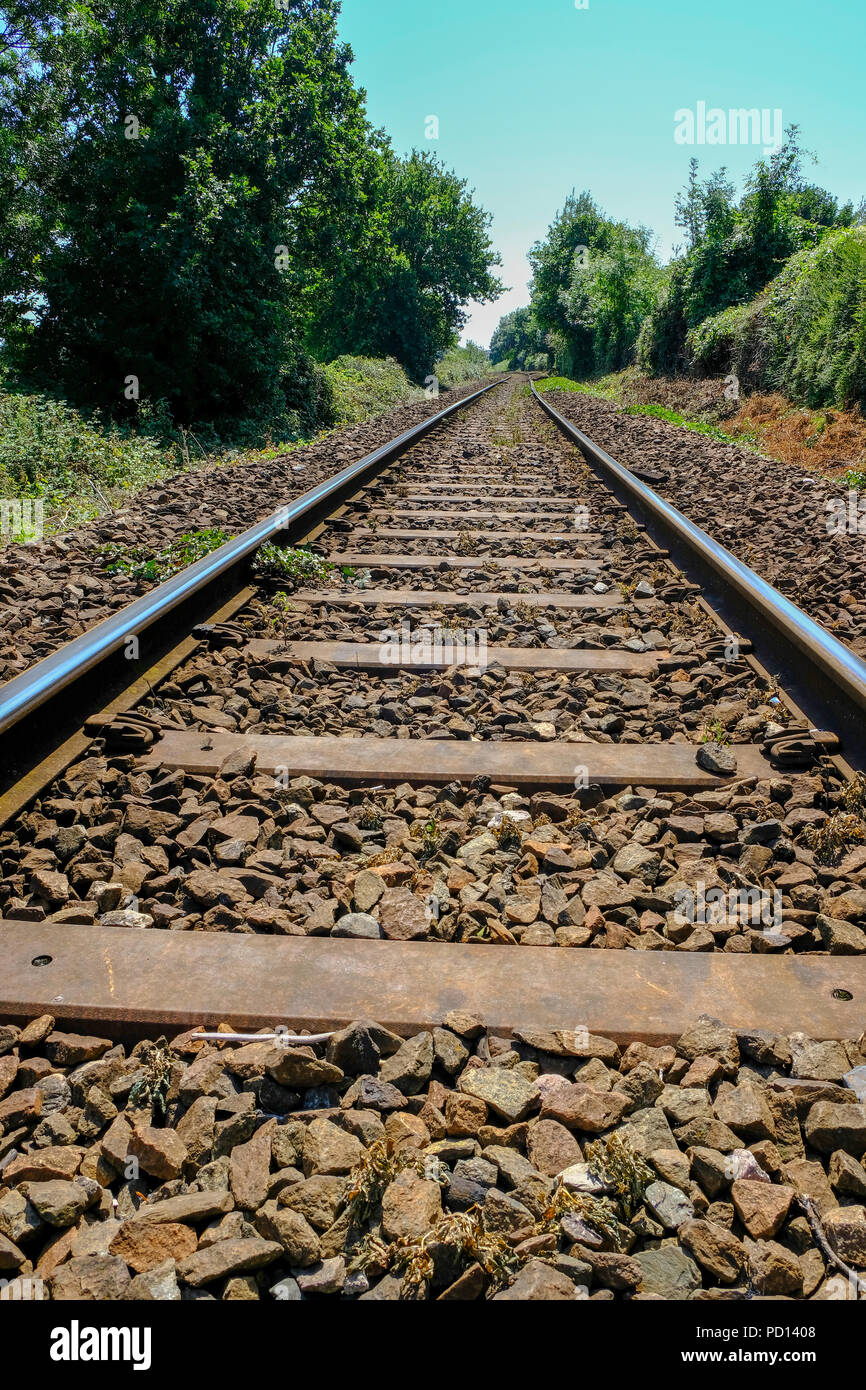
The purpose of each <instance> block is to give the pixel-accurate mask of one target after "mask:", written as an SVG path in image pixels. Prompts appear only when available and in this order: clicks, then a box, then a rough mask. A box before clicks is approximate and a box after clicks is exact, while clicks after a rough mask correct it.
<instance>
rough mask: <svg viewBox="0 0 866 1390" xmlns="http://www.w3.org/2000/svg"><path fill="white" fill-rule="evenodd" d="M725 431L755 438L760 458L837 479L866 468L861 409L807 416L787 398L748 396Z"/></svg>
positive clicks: (865, 426)
mask: <svg viewBox="0 0 866 1390" xmlns="http://www.w3.org/2000/svg"><path fill="white" fill-rule="evenodd" d="M726 428H728V429H731V430H732V432H733V431H740V430H741V431H742V432H743V433H744V434H746V433H748V434H753V435H754V436H755V439H756V441H757V444H758V447H759V448H760V450H761V452H762V453H765V454H769V455H771V457H773V458H777V459H780V460H781V461H782V462H783V463H793V464H796V465H797V466H798V467H800V468H805V469H808V470H809V471H816V472H822V473H835V472H837V471H844V470H845V469H846V468H851V467H856V466H858V465H862V464H863V463H864V462H866V420H864V418H863V416H862V414H861V412H860V411H859V409H856V408H855V409H854V410H806V409H804V408H803V407H801V406H795V405H792V404H791V402H790V401H788V400H786V399H785V397H784V396H779V395H773V396H760V395H755V396H749V397H748V398H747V399H746V400H744V401H743V402H742V403H741V405H740V409H739V411H738V412H737V414H736V415H735V416H734V417H733V419H732V420H730V421H729V422H727V423H726Z"/></svg>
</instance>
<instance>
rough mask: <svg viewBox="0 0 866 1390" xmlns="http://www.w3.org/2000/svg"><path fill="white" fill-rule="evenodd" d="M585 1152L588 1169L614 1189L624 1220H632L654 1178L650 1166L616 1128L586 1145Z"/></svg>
mask: <svg viewBox="0 0 866 1390" xmlns="http://www.w3.org/2000/svg"><path fill="white" fill-rule="evenodd" d="M585 1153H586V1161H587V1163H588V1164H589V1167H590V1170H591V1172H593V1173H594V1174H595V1175H596V1177H597V1178H600V1179H601V1181H602V1182H604V1183H606V1184H607V1186H608V1187H611V1188H612V1189H613V1191H614V1192H615V1193H616V1197H617V1200H618V1202H619V1204H620V1206H621V1207H622V1211H623V1216H624V1217H625V1220H626V1221H631V1219H632V1217H633V1216H634V1214H635V1212H637V1211H638V1210H639V1209H640V1207H641V1205H642V1203H643V1198H644V1192H645V1191H646V1189H647V1187H648V1185H649V1184H650V1183H651V1182H652V1181H653V1179H654V1177H655V1174H654V1173H653V1171H652V1169H651V1168H650V1167H649V1165H648V1164H647V1163H645V1162H644V1160H643V1159H642V1158H641V1156H640V1154H637V1153H635V1151H634V1149H633V1148H632V1147H631V1145H629V1144H627V1143H626V1142H625V1141H624V1140H623V1139H622V1138H621V1137H620V1136H619V1135H618V1134H617V1133H616V1131H614V1133H613V1134H609V1135H607V1136H606V1137H605V1138H604V1139H597V1140H596V1141H595V1142H594V1143H592V1144H587V1146H586V1150H585Z"/></svg>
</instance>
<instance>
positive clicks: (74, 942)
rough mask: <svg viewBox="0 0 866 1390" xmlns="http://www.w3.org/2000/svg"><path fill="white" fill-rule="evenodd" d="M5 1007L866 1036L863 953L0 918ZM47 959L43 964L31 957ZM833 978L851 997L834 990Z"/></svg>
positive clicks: (165, 1027) (61, 1015)
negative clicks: (467, 940)
mask: <svg viewBox="0 0 866 1390" xmlns="http://www.w3.org/2000/svg"><path fill="white" fill-rule="evenodd" d="M0 952H2V957H3V962H4V969H3V977H2V982H0V1019H3V1020H5V1021H7V1022H23V1021H24V1020H25V1019H29V1018H33V1017H35V1016H36V1015H39V1014H43V1013H51V1014H53V1015H54V1016H55V1018H57V1019H59V1020H62V1022H63V1024H64V1026H65V1027H80V1028H82V1029H84V1030H85V1031H87V1032H90V1033H92V1032H102V1033H104V1034H106V1035H107V1036H111V1037H116V1036H118V1035H120V1034H122V1033H124V1032H127V1033H133V1034H135V1033H138V1034H140V1035H146V1034H151V1035H153V1034H156V1033H160V1032H168V1033H171V1032H172V1031H175V1030H177V1031H180V1030H183V1029H186V1028H189V1027H193V1026H196V1025H204V1026H206V1027H210V1026H213V1025H215V1024H217V1023H220V1022H225V1023H228V1024H230V1025H231V1026H232V1027H233V1028H237V1029H239V1030H247V1029H255V1028H261V1027H264V1026H267V1025H274V1024H277V1023H283V1024H288V1025H289V1026H290V1027H293V1028H308V1029H311V1030H312V1031H313V1032H321V1031H326V1030H328V1029H331V1028H337V1027H340V1026H342V1025H344V1024H346V1023H348V1022H350V1021H352V1020H353V1019H357V1018H375V1019H378V1020H379V1022H381V1023H383V1024H384V1025H385V1026H386V1027H388V1028H392V1029H394V1030H395V1031H397V1032H398V1033H402V1034H404V1035H409V1034H412V1033H414V1032H417V1031H418V1030H419V1029H421V1028H428V1027H430V1026H432V1025H435V1024H438V1023H441V1022H442V1020H443V1018H444V1016H445V1014H446V1013H448V1012H449V1010H451V1009H462V1010H465V1011H466V1012H468V1013H470V1014H473V1015H475V1016H476V1017H478V1018H480V1019H482V1020H483V1021H484V1022H485V1023H486V1024H487V1026H488V1027H489V1028H490V1029H491V1030H492V1031H493V1032H494V1033H496V1034H503V1035H506V1036H507V1035H509V1034H510V1033H511V1032H512V1031H513V1030H514V1029H517V1030H519V1031H520V1032H530V1031H533V1032H535V1031H538V1032H546V1031H549V1030H553V1029H575V1030H578V1029H581V1028H586V1029H588V1030H589V1032H590V1033H596V1034H601V1035H602V1036H605V1037H610V1038H614V1039H615V1040H616V1041H618V1042H623V1043H624V1042H628V1041H631V1040H633V1039H636V1040H638V1041H644V1042H648V1043H652V1044H660V1043H669V1042H673V1041H675V1040H676V1038H678V1037H679V1036H680V1035H681V1034H682V1033H683V1032H684V1031H685V1029H686V1028H687V1027H688V1026H689V1025H690V1024H692V1023H693V1022H694V1020H695V1019H696V1018H697V1017H698V1016H699V1015H700V1014H702V1013H708V1014H712V1015H713V1017H715V1018H718V1019H721V1020H722V1021H723V1022H724V1023H726V1024H728V1025H729V1026H730V1027H733V1028H754V1027H756V1026H757V1025H760V1026H761V1027H762V1028H768V1029H770V1030H771V1032H774V1033H781V1034H789V1033H792V1032H795V1031H801V1032H805V1033H807V1034H808V1035H809V1036H810V1037H814V1038H856V1037H858V1036H859V1034H860V1033H861V1032H862V1030H863V1026H864V1021H866V960H864V959H863V958H857V957H850V956H849V957H817V956H795V955H792V956H779V957H775V958H774V957H771V956H735V955H724V954H703V953H700V952H697V953H684V952H673V951H672V952H660V953H652V952H648V951H568V950H563V949H560V950H555V949H553V950H551V949H545V948H544V947H537V946H462V945H454V944H445V943H436V942H417V943H415V942H396V941H351V940H348V939H337V938H333V937H271V936H238V935H232V934H231V933H228V932H225V933H212V932H178V933H173V932H165V931H155V930H150V931H143V930H140V929H134V928H133V929H130V930H124V929H123V928H115V927H89V926H74V925H71V924H68V925H63V926H60V925H51V924H50V923H35V922H23V923H16V922H2V923H0ZM40 959H42V960H44V961H47V963H46V964H44V965H36V964H33V962H34V961H39V960H40ZM834 991H842V992H844V993H846V994H848V995H851V996H853V997H852V998H851V999H850V1000H845V999H839V998H834Z"/></svg>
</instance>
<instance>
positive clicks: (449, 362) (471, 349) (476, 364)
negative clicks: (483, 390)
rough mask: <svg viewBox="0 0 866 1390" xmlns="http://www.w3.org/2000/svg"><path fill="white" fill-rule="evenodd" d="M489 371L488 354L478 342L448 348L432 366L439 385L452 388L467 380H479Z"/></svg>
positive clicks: (463, 383)
mask: <svg viewBox="0 0 866 1390" xmlns="http://www.w3.org/2000/svg"><path fill="white" fill-rule="evenodd" d="M489 372H490V354H489V352H486V351H485V349H484V348H483V347H479V345H478V343H472V342H470V343H467V344H466V346H465V347H452V348H449V349H448V351H447V352H446V353H445V355H444V356H443V357H440V359H439V361H438V362H437V363H436V365H435V367H434V368H433V375H434V376H435V377H436V379H437V380H438V382H439V384H440V386H445V387H448V388H453V387H455V386H463V385H465V383H466V382H467V381H479V380H480V379H481V378H482V377H485V376H487V375H488V373H489Z"/></svg>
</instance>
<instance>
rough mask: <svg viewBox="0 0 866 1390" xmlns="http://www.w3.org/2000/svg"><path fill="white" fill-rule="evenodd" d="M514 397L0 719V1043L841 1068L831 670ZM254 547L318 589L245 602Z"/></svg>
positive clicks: (451, 428)
mask: <svg viewBox="0 0 866 1390" xmlns="http://www.w3.org/2000/svg"><path fill="white" fill-rule="evenodd" d="M532 391H533V395H534V396H535V399H530V398H529V397H528V396H527V395H526V394H525V393H522V391H521V389H520V386H519V384H518V383H516V382H515V381H514V380H513V379H512V380H509V381H508V382H507V383H504V384H499V385H498V386H496V387H492V388H491V387H486V388H484V390H483V391H479V392H478V393H477V394H476V395H474V396H471V397H469V398H466V399H464V400H463V401H460V402H458V403H457V405H455V406H452V407H450V408H449V409H448V410H446V411H444V412H441V413H440V414H439V415H438V416H435V417H433V418H432V419H431V421H429V422H427V423H426V424H425V425H424V426H423V427H418V428H417V429H416V430H413V431H409V432H408V434H407V435H406V436H403V437H401V438H400V439H399V440H397V441H394V442H393V443H392V445H390V446H386V447H385V448H383V449H380V450H378V451H377V452H376V453H375V454H373V455H370V456H369V457H368V458H367V459H365V460H362V461H361V462H359V463H358V464H355V465H353V466H352V467H351V468H349V469H347V470H345V471H344V473H342V474H340V475H339V476H338V477H337V478H335V479H333V480H332V481H331V482H329V483H327V484H322V485H320V486H319V487H317V488H316V489H314V490H313V491H312V492H311V493H308V494H305V495H304V496H302V497H301V498H299V499H297V500H296V501H295V502H294V503H292V504H291V505H290V506H289V507H287V508H284V509H283V510H282V511H281V512H278V513H276V514H274V515H273V516H272V517H270V518H268V519H267V520H266V521H264V522H262V523H260V524H259V525H257V526H256V527H255V528H253V529H252V530H251V531H249V532H246V533H245V534H244V535H243V536H240V537H236V538H235V539H234V540H233V541H231V542H230V543H229V545H227V546H225V547H223V548H222V549H221V550H220V551H217V552H215V553H214V554H213V555H212V556H210V557H208V558H207V559H206V560H204V561H201V562H199V563H198V564H197V565H194V566H191V567H190V569H189V570H186V571H184V572H183V573H182V574H181V575H179V576H177V577H176V578H175V579H174V580H171V581H169V583H168V584H166V585H162V586H160V587H159V588H158V589H156V590H155V591H153V592H152V593H151V594H149V595H147V596H146V597H145V598H143V599H141V600H139V601H138V602H137V603H136V604H134V605H132V607H130V608H128V609H126V610H124V611H123V612H121V613H120V614H118V615H117V616H116V617H115V618H113V619H110V620H109V621H107V622H105V623H102V624H100V625H99V626H98V627H96V628H94V629H92V630H91V631H90V632H88V633H86V634H85V635H84V636H83V637H80V638H78V639H76V641H75V642H73V643H71V644H69V646H68V647H66V648H63V649H61V650H60V651H58V652H56V653H55V654H54V655H53V656H51V657H49V658H48V659H47V660H45V661H43V662H41V663H39V664H38V665H37V666H35V667H33V668H31V670H29V671H28V672H25V673H24V675H22V676H20V677H18V678H17V679H16V680H14V681H12V682H10V683H8V684H7V686H6V687H4V688H3V690H2V691H0V738H2V752H3V756H4V766H5V768H6V769H7V771H6V773H5V782H4V785H3V788H2V796H0V824H2V826H3V829H2V838H0V853H2V864H3V873H4V880H3V884H2V894H3V898H2V904H0V910H2V924H0V932H2V944H3V953H4V961H5V969H4V982H3V986H2V989H0V1014H2V1015H3V1016H4V1017H5V1018H7V1019H10V1020H21V1019H26V1018H31V1017H33V1016H35V1015H36V1014H39V1013H48V1012H50V1013H52V1014H53V1015H55V1016H56V1017H58V1018H61V1019H65V1020H67V1021H68V1022H69V1024H70V1026H71V1025H72V1024H73V1023H74V1024H75V1025H76V1026H77V1025H82V1024H87V1025H88V1026H94V1025H96V1024H97V1023H98V1024H99V1025H100V1026H101V1027H102V1028H104V1029H109V1030H112V1029H113V1030H114V1031H115V1032H117V1031H118V1030H120V1031H123V1030H126V1031H127V1032H128V1033H131V1034H135V1035H136V1036H141V1035H142V1034H146V1033H150V1034H151V1035H155V1034H157V1033H160V1032H163V1031H165V1030H166V1029H168V1028H172V1027H175V1028H176V1027H187V1026H191V1025H193V1024H200V1023H211V1024H214V1023H217V1022H219V1021H223V1022H228V1023H230V1024H232V1025H233V1026H235V1027H239V1028H251V1027H260V1026H263V1025H266V1024H274V1023H281V1022H283V1023H290V1024H292V1025H294V1026H297V1027H305V1028H312V1029H313V1030H316V1031H318V1030H320V1029H322V1028H330V1027H333V1026H338V1025H340V1024H341V1023H345V1022H346V1020H348V1019H350V1018H358V1017H365V1016H372V1015H375V1016H376V1017H377V1018H380V1019H381V1021H382V1022H383V1023H385V1024H386V1025H387V1026H389V1027H393V1028H394V1029H395V1030H396V1031H398V1032H401V1033H404V1034H405V1033H407V1032H412V1031H415V1030H417V1029H418V1028H420V1027H424V1026H430V1025H432V1024H434V1023H435V1022H437V1020H439V1019H441V1017H443V1016H444V1015H445V1014H446V1013H447V1012H448V1011H449V1010H450V1009H454V1008H465V1009H468V1010H469V1011H470V1012H474V1013H475V1014H477V1015H478V1016H480V1017H483V1018H485V1019H486V1020H487V1021H488V1022H489V1023H490V1025H491V1026H492V1027H494V1028H496V1029H497V1030H498V1031H499V1032H501V1033H505V1034H508V1033H510V1032H511V1031H512V1030H513V1029H516V1028H522V1029H530V1030H532V1029H550V1028H555V1027H563V1026H581V1027H587V1028H589V1029H590V1030H591V1031H593V1032H599V1033H602V1034H604V1035H605V1036H608V1037H613V1038H621V1039H626V1038H627V1039H634V1038H639V1039H643V1040H646V1041H648V1042H652V1043H654V1044H658V1043H663V1042H669V1041H671V1040H672V1039H674V1038H676V1037H677V1036H678V1035H679V1033H681V1032H682V1030H683V1028H684V1027H685V1026H686V1024H687V1023H688V1021H689V1020H690V1019H693V1018H694V1017H695V1016H696V1014H697V1013H700V1012H704V1011H711V1012H715V1013H717V1014H720V1015H721V1016H723V1017H725V1018H726V1019H727V1020H728V1021H729V1022H730V1023H731V1024H732V1025H734V1026H743V1027H746V1026H752V1025H754V1023H755V1020H756V1019H760V1021H761V1023H762V1024H764V1025H766V1026H768V1027H772V1028H775V1029H777V1030H779V1031H781V1032H789V1031H791V1030H792V1029H801V1030H804V1031H806V1032H808V1033H810V1034H812V1035H814V1036H820V1037H827V1038H830V1037H834V1038H856V1037H857V1036H858V1035H859V1034H861V1033H862V1031H863V1027H864V1013H863V1001H864V999H866V956H859V952H860V950H861V938H862V944H866V938H864V937H863V933H862V931H861V930H860V928H859V927H858V926H857V925H856V920H857V919H858V916H859V907H857V902H859V899H857V900H856V902H855V904H854V907H853V908H852V906H851V901H852V900H851V893H852V892H853V893H854V895H855V899H856V894H857V893H858V892H859V893H861V895H862V888H861V887H860V886H859V885H860V884H861V883H862V871H863V864H864V862H866V855H864V853H863V852H862V851H860V850H857V849H856V848H854V849H853V850H850V851H849V852H848V853H847V855H846V856H845V857H843V856H842V855H840V854H837V855H836V856H835V861H836V862H835V863H834V862H832V861H833V855H832V854H831V853H829V852H825V849H826V847H825V849H822V841H821V838H820V837H821V835H822V833H823V834H824V839H825V840H827V841H829V839H830V838H832V834H833V831H834V827H835V826H836V823H837V820H838V815H839V810H838V803H839V802H840V797H841V796H842V794H843V792H844V790H845V788H846V786H850V784H851V778H852V775H853V769H854V768H855V767H860V766H862V765H863V740H862V731H863V728H864V723H863V710H864V706H866V670H864V667H863V663H862V662H859V661H858V660H857V658H855V657H853V656H852V655H851V653H850V652H848V651H847V649H845V648H844V647H842V646H841V644H839V643H838V642H835V640H834V639H832V638H831V637H830V636H829V635H828V634H826V633H823V632H822V630H821V629H820V628H817V626H816V625H815V624H814V623H811V622H810V620H809V619H808V618H806V616H805V615H804V614H802V613H801V612H799V610H795V609H792V606H791V605H790V604H789V603H787V601H785V600H783V599H781V596H779V595H774V591H772V590H771V589H770V588H769V586H767V585H766V584H765V583H763V581H761V580H759V579H758V578H757V576H755V575H753V574H752V573H751V571H748V570H747V569H746V567H745V566H743V565H741V564H739V562H737V561H735V560H733V557H731V556H729V555H728V554H727V552H725V551H723V550H722V549H721V548H720V547H719V546H718V545H716V544H715V543H714V542H712V541H710V540H709V538H708V537H706V536H705V535H704V534H703V533H701V532H698V531H697V529H696V528H694V527H692V526H690V525H689V523H687V522H686V521H685V519H684V518H681V517H680V516H679V514H678V513H675V512H674V510H673V509H672V508H671V507H669V506H668V505H667V504H665V503H663V502H661V500H660V499H658V498H657V497H655V495H654V494H652V492H651V490H650V489H648V488H647V487H646V485H645V484H643V483H641V482H640V480H639V479H637V478H636V477H635V476H634V474H632V473H630V472H629V471H628V470H626V469H623V468H621V467H619V465H617V464H616V463H615V461H613V460H611V459H609V458H608V456H606V455H604V454H603V453H602V451H600V450H597V449H596V448H595V446H593V445H592V443H591V441H589V440H587V439H586V438H585V437H584V436H581V435H580V434H579V432H578V431H576V430H575V429H574V427H573V426H570V425H568V422H566V421H565V420H563V419H562V417H559V416H557V414H556V412H555V411H553V410H552V409H551V408H550V407H549V406H548V405H547V404H546V403H545V402H544V401H543V399H542V398H540V397H538V396H537V395H536V393H535V389H534V386H533V388H532ZM545 411H546V413H547V415H548V416H552V417H553V419H552V422H548V420H546V419H545V416H544V412H545ZM575 445H577V447H575ZM626 504H627V505H626ZM274 539H278V540H280V541H281V542H285V541H289V542H291V544H292V545H293V546H304V547H308V548H311V549H312V550H313V551H314V552H315V553H316V554H317V555H319V556H320V557H322V564H321V566H320V569H319V570H318V571H317V572H316V573H314V574H313V575H312V576H308V577H307V578H305V579H302V580H301V581H300V583H298V584H297V587H294V583H288V582H287V581H286V579H285V577H283V578H280V576H279V575H276V576H274V575H271V576H268V575H262V576H259V578H257V579H252V580H251V575H250V568H249V563H250V560H251V558H252V556H253V555H254V554H255V553H256V551H257V549H258V547H260V546H261V545H262V544H263V543H267V542H270V541H273V540H274ZM694 578H699V579H700V580H701V582H702V587H699V586H698V584H696V583H694V582H693V579H694ZM708 600H709V601H708ZM734 620H736V625H735V621H734ZM756 651H757V654H756ZM759 657H760V658H761V659H759ZM765 663H766V664H765ZM778 671H783V672H784V674H783V676H782V678H781V684H780V683H779V679H778V677H777V675H776V673H777V672H778ZM792 691H793V692H794V694H795V695H796V697H797V698H796V700H795V699H794V698H792V693H791V692H792ZM840 733H841V735H842V740H841V742H840V740H839V738H838V737H837V735H838V734H840ZM849 795H850V792H849ZM816 846H818V850H817V853H816V848H815V847H816ZM840 859H841V863H840V862H839V861H840ZM822 860H825V861H826V862H822ZM371 876H372V877H371ZM359 885H360V886H359ZM846 894H847V897H846ZM843 899H844V900H845V901H844V902H843V901H842V900H843ZM834 904H837V908H836V909H834Z"/></svg>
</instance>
